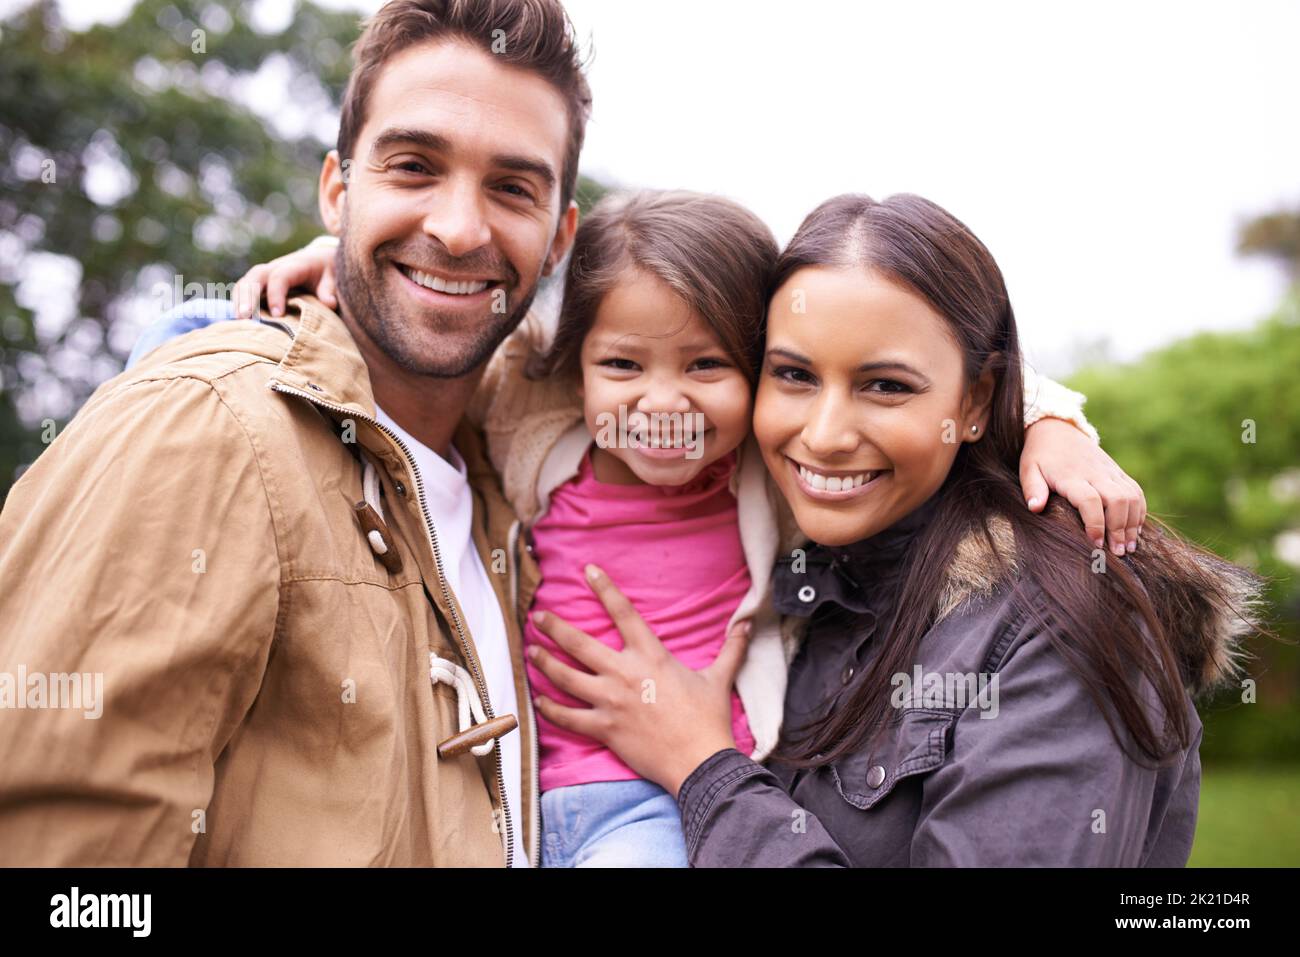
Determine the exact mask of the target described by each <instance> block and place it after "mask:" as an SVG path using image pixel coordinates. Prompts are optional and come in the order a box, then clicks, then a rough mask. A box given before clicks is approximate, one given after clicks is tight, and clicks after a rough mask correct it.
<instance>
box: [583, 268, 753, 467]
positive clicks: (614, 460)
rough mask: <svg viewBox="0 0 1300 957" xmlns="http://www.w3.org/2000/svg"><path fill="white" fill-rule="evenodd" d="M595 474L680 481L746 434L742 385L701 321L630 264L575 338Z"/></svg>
mask: <svg viewBox="0 0 1300 957" xmlns="http://www.w3.org/2000/svg"><path fill="white" fill-rule="evenodd" d="M581 361H582V387H581V389H580V390H579V391H580V393H581V395H582V399H583V414H584V417H585V418H586V422H587V428H588V430H589V431H590V432H591V434H592V436H593V437H594V438H595V440H596V450H595V452H594V453H593V455H592V464H593V467H594V469H595V474H596V478H597V479H599V480H600V481H603V482H612V483H616V484H639V483H646V484H648V485H684V484H685V483H686V482H689V481H690V480H691V479H693V478H694V477H695V476H697V475H698V474H699V473H700V472H701V471H703V470H704V468H705V467H707V466H708V465H711V464H712V463H714V462H716V461H717V460H718V459H720V458H722V457H723V456H724V455H726V454H727V453H728V452H730V451H731V450H732V449H734V448H736V447H737V446H738V445H740V443H741V442H743V441H744V439H745V436H746V435H748V434H749V416H750V411H751V406H752V402H751V397H750V386H749V382H748V380H746V378H745V374H744V373H743V372H742V371H741V370H740V368H739V367H738V366H737V365H736V363H735V362H733V361H732V360H731V358H730V357H729V356H728V355H727V352H726V350H725V349H723V348H722V344H721V343H720V342H719V341H718V338H717V336H716V335H714V333H713V332H712V330H711V329H710V328H709V326H708V324H707V323H706V322H705V321H704V320H703V318H701V317H700V316H699V315H697V314H696V313H695V312H694V311H692V310H691V308H690V307H689V306H687V305H686V303H685V302H683V301H682V299H681V298H680V297H678V296H677V294H676V293H674V292H673V291H672V289H670V288H669V287H668V286H667V285H666V284H665V283H663V282H662V281H661V280H659V279H658V278H656V277H654V276H652V275H650V274H648V273H645V272H642V271H640V270H630V271H629V272H627V273H626V274H625V275H624V277H623V278H621V279H620V280H619V281H618V282H617V283H616V284H615V285H614V287H613V288H612V289H611V290H610V291H609V292H608V293H607V294H606V296H605V298H604V299H603V300H602V301H601V304H600V308H599V309H598V310H597V311H596V321H595V322H594V323H593V324H592V327H591V329H590V330H589V331H588V333H587V336H586V338H585V339H584V340H583V342H582V355H581Z"/></svg>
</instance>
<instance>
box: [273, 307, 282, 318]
mask: <svg viewBox="0 0 1300 957" xmlns="http://www.w3.org/2000/svg"><path fill="white" fill-rule="evenodd" d="M283 312H284V310H283V309H281V308H280V307H279V306H272V307H271V315H273V316H279V315H281V314H283Z"/></svg>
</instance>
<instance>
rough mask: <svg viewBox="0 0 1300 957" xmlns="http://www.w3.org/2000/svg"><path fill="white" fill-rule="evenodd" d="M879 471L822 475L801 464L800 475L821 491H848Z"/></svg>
mask: <svg viewBox="0 0 1300 957" xmlns="http://www.w3.org/2000/svg"><path fill="white" fill-rule="evenodd" d="M879 474H880V473H879V472H859V473H858V474H857V475H843V476H840V475H822V474H821V473H820V472H814V471H813V470H812V469H808V468H804V467H803V466H802V465H800V466H799V476H800V477H801V478H802V479H803V480H804V481H805V482H807V483H808V484H809V485H811V486H812V487H813V488H815V489H817V490H818V491H821V492H847V491H848V490H849V489H851V488H857V487H858V486H860V485H862V484H864V483H866V482H870V481H871V480H872V479H873V478H875V477H876V476H877V475H879Z"/></svg>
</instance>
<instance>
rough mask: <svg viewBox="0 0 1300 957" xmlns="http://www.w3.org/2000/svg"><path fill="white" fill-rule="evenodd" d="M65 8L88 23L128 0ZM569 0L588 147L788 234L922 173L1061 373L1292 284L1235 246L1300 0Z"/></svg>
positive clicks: (270, 5)
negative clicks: (1093, 345) (726, 202)
mask: <svg viewBox="0 0 1300 957" xmlns="http://www.w3.org/2000/svg"><path fill="white" fill-rule="evenodd" d="M327 2H328V4H329V5H330V6H352V7H356V8H357V9H360V10H373V9H376V8H377V7H378V6H379V4H378V2H373V0H372V2H364V0H362V2H358V3H349V2H347V0H327ZM13 6H14V2H12V0H0V9H9V8H12V7H13ZM61 6H62V8H63V9H64V11H65V15H66V17H67V18H68V20H69V21H70V22H71V23H73V24H76V25H81V24H84V23H87V22H91V21H93V20H96V19H108V20H110V21H111V20H112V19H114V18H116V17H118V16H120V15H121V14H120V12H119V11H122V10H125V9H127V8H129V6H130V2H129V0H64V2H63V3H62V4H61ZM290 6H291V3H290V0H262V3H261V8H260V11H259V15H260V16H262V17H264V18H265V21H266V22H267V23H268V24H274V23H275V22H276V21H278V20H280V19H282V18H283V17H284V16H285V15H286V11H287V10H288V9H289V8H290ZM567 6H568V8H569V11H570V14H571V15H572V17H573V19H574V22H575V23H576V25H577V27H578V30H579V33H580V34H582V35H583V36H584V37H586V36H590V37H591V39H592V41H593V45H594V48H595V58H594V60H593V63H592V67H591V72H590V77H591V83H592V87H593V91H594V94H595V111H594V115H593V118H592V122H591V125H590V128H589V131H588V138H587V148H586V150H585V152H584V158H583V167H584V170H585V171H587V172H589V173H592V174H594V175H596V176H598V177H600V178H602V179H606V180H611V181H614V182H617V183H622V184H627V185H633V186H656V187H681V188H689V189H697V190H707V191H715V192H719V193H724V194H726V195H729V196H731V197H733V198H734V199H737V200H739V201H741V202H743V203H745V204H747V205H748V206H750V207H751V208H753V209H754V210H755V211H757V212H758V213H759V214H760V215H762V216H763V217H764V218H765V219H766V220H767V221H768V222H769V223H770V224H771V226H772V228H773V229H774V230H775V231H776V233H777V236H778V239H780V240H782V241H784V240H786V239H788V238H789V236H790V235H791V234H792V232H793V231H794V229H795V227H796V226H797V225H798V223H799V221H800V219H801V218H802V217H803V215H804V214H805V213H807V212H808V211H809V210H811V209H812V208H813V206H815V205H816V204H817V203H818V202H820V201H821V200H823V199H825V198H827V197H829V196H832V195H835V194H837V193H841V192H865V193H869V194H871V195H873V196H875V197H877V198H882V197H884V196H886V195H889V194H890V193H895V192H904V191H906V192H914V193H920V194H921V195H924V196H927V197H929V198H930V199H933V200H935V201H936V202H938V203H940V204H942V205H944V206H945V207H947V208H948V209H949V210H950V211H951V212H953V213H954V214H956V215H957V216H958V217H960V218H961V219H963V220H964V221H965V222H966V223H967V224H968V225H970V226H971V227H972V228H973V229H974V230H975V232H976V233H977V234H978V235H979V236H980V237H981V238H982V239H983V240H984V242H985V243H986V244H987V245H988V246H989V248H990V249H991V250H992V251H993V253H994V255H995V256H996V257H997V259H998V261H999V263H1000V264H1001V266H1002V269H1003V271H1004V273H1005V274H1006V277H1007V282H1008V285H1009V286H1010V289H1011V295H1012V301H1013V304H1014V306H1015V308H1016V314H1017V317H1018V319H1019V322H1020V326H1021V330H1022V335H1023V338H1024V340H1025V342H1026V344H1027V346H1028V350H1029V352H1030V355H1031V358H1033V359H1034V360H1035V361H1037V362H1038V364H1039V365H1040V366H1043V367H1045V368H1046V369H1048V370H1049V371H1062V370H1063V369H1064V368H1065V367H1066V365H1067V357H1068V356H1069V355H1070V353H1071V351H1072V350H1073V349H1074V347H1075V346H1076V345H1077V344H1079V343H1083V342H1089V341H1096V340H1098V339H1108V340H1110V342H1111V344H1112V346H1113V347H1114V350H1115V352H1116V353H1117V354H1118V355H1120V356H1124V357H1128V356H1133V355H1136V354H1137V353H1139V352H1141V351H1143V350H1145V349H1148V348H1150V347H1152V346H1154V345H1158V344H1160V343H1163V342H1166V341H1169V340H1170V339H1173V338H1177V337H1180V336H1182V335H1184V334H1186V333H1188V332H1191V331H1194V330H1199V329H1206V328H1236V327H1241V326H1244V325H1247V324H1249V323H1251V322H1253V321H1254V320H1256V319H1258V318H1259V317H1261V316H1263V315H1266V314H1267V313H1268V312H1269V311H1270V310H1271V309H1272V307H1273V306H1274V305H1275V304H1276V303H1277V301H1278V298H1279V296H1280V295H1281V292H1282V289H1283V280H1282V278H1281V275H1280V271H1278V270H1277V269H1275V268H1274V267H1272V266H1271V265H1270V264H1268V263H1266V262H1260V261H1252V260H1243V259H1240V258H1238V257H1236V256H1235V255H1234V253H1233V245H1234V239H1235V235H1236V227H1237V225H1238V224H1239V223H1240V222H1241V221H1242V220H1243V219H1245V218H1247V217H1248V216H1250V215H1252V214H1255V213H1260V212H1265V211H1269V210H1271V209H1273V208H1275V207H1278V206H1281V205H1284V204H1285V205H1292V206H1300V123H1297V122H1296V120H1295V117H1296V114H1297V100H1298V99H1300V84H1297V73H1296V59H1295V57H1296V52H1295V45H1296V38H1297V37H1300V2H1295V0H1291V2H1255V0H1251V2H1234V3H1228V2H1223V3H1188V2H1180V3H1174V2H1149V0H1144V2H1142V3H1133V2H1124V3H1116V2H1090V3H1074V4H1062V3H1051V4H1045V3H1028V2H1025V3H1011V2H997V3H994V2H979V3H970V2H966V3H961V2H939V0H935V2H907V3H902V2H889V3H883V2H876V0H866V2H863V0H853V2H848V0H843V2H837V0H803V2H800V3H794V4H791V3H774V2H754V0H657V2H654V3H635V2H626V0H569V2H568V3H567Z"/></svg>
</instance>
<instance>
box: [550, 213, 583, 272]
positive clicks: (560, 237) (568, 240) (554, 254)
mask: <svg viewBox="0 0 1300 957" xmlns="http://www.w3.org/2000/svg"><path fill="white" fill-rule="evenodd" d="M577 231H578V204H577V203H575V202H574V201H573V200H569V208H568V209H566V210H565V211H564V215H563V216H561V217H560V224H559V226H557V227H556V228H555V238H554V239H552V240H551V251H550V252H549V253H547V254H546V265H545V266H543V267H542V275H543V276H549V275H550V274H551V273H553V272H555V267H557V266H558V265H559V264H560V263H562V262H563V261H564V257H565V256H567V255H568V254H569V250H570V249H572V248H573V237H574V234H575V233H577Z"/></svg>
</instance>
